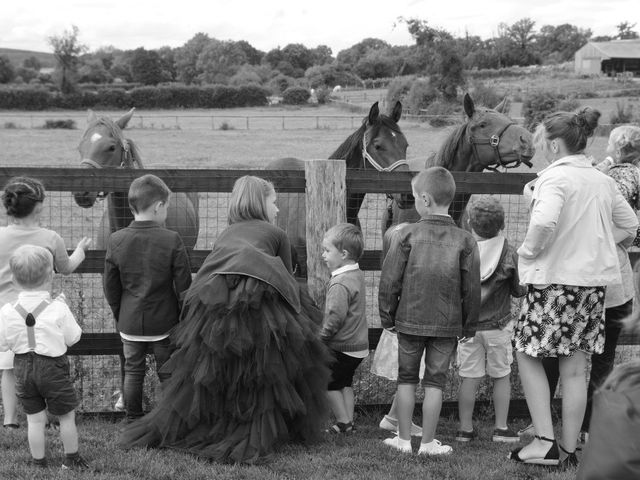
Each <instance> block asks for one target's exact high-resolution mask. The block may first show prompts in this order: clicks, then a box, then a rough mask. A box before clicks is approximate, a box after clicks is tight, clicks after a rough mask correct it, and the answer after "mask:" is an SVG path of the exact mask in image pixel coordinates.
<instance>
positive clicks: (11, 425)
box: [3, 423, 20, 430]
mask: <svg viewBox="0 0 640 480" xmlns="http://www.w3.org/2000/svg"><path fill="white" fill-rule="evenodd" d="M3 427H4V428H8V429H11V430H17V429H18V428H20V425H18V424H17V423H5V424H4V425H3Z"/></svg>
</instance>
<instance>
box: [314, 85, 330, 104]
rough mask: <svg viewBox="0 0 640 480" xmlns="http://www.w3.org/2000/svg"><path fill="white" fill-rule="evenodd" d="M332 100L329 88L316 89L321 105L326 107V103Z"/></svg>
mask: <svg viewBox="0 0 640 480" xmlns="http://www.w3.org/2000/svg"><path fill="white" fill-rule="evenodd" d="M330 98H331V90H330V89H329V88H327V87H318V88H317V89H316V99H317V100H318V103H319V104H320V105H324V104H325V103H329V99H330Z"/></svg>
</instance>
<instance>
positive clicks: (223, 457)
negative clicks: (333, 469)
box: [120, 220, 330, 463]
mask: <svg viewBox="0 0 640 480" xmlns="http://www.w3.org/2000/svg"><path fill="white" fill-rule="evenodd" d="M290 264H291V261H290V247H289V241H288V239H287V237H286V234H285V233H284V232H283V231H282V230H280V229H279V228H277V227H275V226H273V225H271V224H269V223H267V222H262V221H253V220H252V221H246V222H241V223H237V224H234V225H231V226H230V227H229V228H227V229H226V230H225V231H224V232H223V233H222V234H221V235H220V237H219V238H218V239H217V241H216V243H215V246H214V248H213V251H212V252H211V253H210V254H209V256H208V257H207V259H206V260H205V262H204V264H203V265H202V267H201V269H200V270H199V271H198V274H197V275H196V278H195V279H194V282H193V284H192V285H191V288H190V289H189V291H188V292H187V295H186V298H185V305H184V311H183V319H182V321H181V322H180V323H179V324H178V325H177V327H176V328H175V330H174V332H172V341H173V342H174V343H175V345H176V350H175V352H174V353H173V354H172V356H171V358H170V360H169V361H168V362H167V363H166V364H165V366H164V367H163V368H164V369H166V370H168V371H169V372H170V373H171V378H170V379H169V380H168V381H166V382H165V384H164V386H163V395H162V399H161V401H160V402H159V404H158V405H157V406H156V408H154V410H153V411H151V412H150V413H149V414H147V415H146V416H144V417H143V418H141V419H139V420H137V421H136V422H134V423H132V424H130V425H128V426H127V427H126V428H125V429H124V430H123V432H122V435H121V438H120V444H121V445H122V446H124V447H125V448H127V447H134V446H151V447H169V448H174V449H179V450H184V451H187V452H190V453H193V454H195V455H198V456H200V457H204V458H208V459H211V460H215V461H219V462H244V463H254V462H257V461H260V460H263V459H264V458H265V457H267V456H268V455H269V454H270V453H271V452H272V451H273V449H274V447H276V446H277V445H278V444H280V443H283V442H287V441H303V442H306V441H311V440H314V439H316V438H317V437H318V435H319V434H320V432H321V427H322V424H323V422H324V421H325V418H326V413H327V409H326V404H325V398H326V388H327V384H328V380H329V370H328V368H327V365H328V363H329V362H330V357H329V354H328V352H327V350H326V348H325V346H324V345H323V343H322V342H321V341H320V340H319V338H318V336H317V333H316V331H317V325H316V324H315V323H314V321H313V320H311V318H310V317H309V312H313V313H317V310H314V309H313V307H312V305H311V302H310V300H308V296H304V295H303V296H302V298H303V302H302V303H307V305H306V306H305V305H302V306H301V302H300V299H301V296H300V289H299V287H298V283H297V282H296V281H295V280H294V278H293V277H292V276H291V274H290V270H289V269H290ZM285 265H286V266H285ZM305 299H307V300H305ZM316 321H317V319H316Z"/></svg>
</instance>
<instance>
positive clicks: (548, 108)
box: [522, 91, 558, 130]
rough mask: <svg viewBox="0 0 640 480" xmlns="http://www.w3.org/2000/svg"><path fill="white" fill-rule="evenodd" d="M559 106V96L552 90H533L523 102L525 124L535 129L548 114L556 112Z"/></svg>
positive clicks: (530, 128)
mask: <svg viewBox="0 0 640 480" xmlns="http://www.w3.org/2000/svg"><path fill="white" fill-rule="evenodd" d="M557 107H558V98H557V96H556V95H555V94H554V93H552V92H545V91H539V92H533V93H530V94H529V95H528V96H527V98H525V100H524V102H523V104H522V113H523V114H524V126H525V128H528V129H529V130H533V129H534V128H535V126H536V125H537V124H538V123H540V122H541V121H542V119H543V118H544V117H546V116H547V115H548V114H550V113H552V112H555V111H556V110H557Z"/></svg>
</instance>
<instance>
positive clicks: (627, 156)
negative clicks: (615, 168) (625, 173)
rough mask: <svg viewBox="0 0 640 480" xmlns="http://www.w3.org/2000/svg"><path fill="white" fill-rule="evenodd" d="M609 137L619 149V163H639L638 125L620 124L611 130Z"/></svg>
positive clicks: (639, 134)
mask: <svg viewBox="0 0 640 480" xmlns="http://www.w3.org/2000/svg"><path fill="white" fill-rule="evenodd" d="M609 138H610V139H611V141H612V142H613V144H614V145H615V147H616V148H617V149H618V150H620V158H618V159H616V161H617V162H619V163H633V164H635V165H638V164H639V163H640V127H637V126H635V125H621V126H619V127H616V128H614V129H613V130H611V134H610V135H609Z"/></svg>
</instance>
